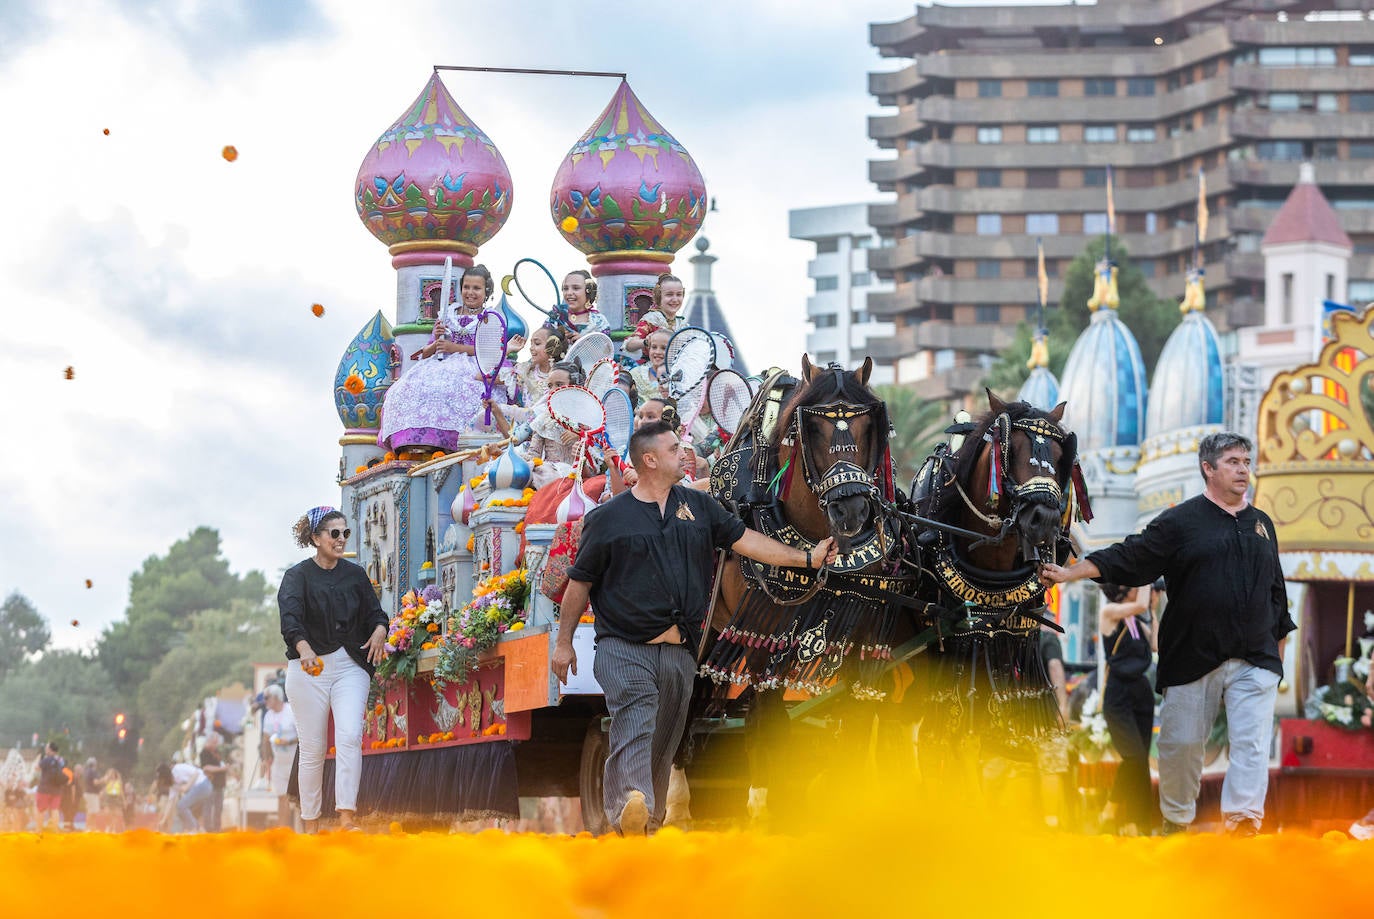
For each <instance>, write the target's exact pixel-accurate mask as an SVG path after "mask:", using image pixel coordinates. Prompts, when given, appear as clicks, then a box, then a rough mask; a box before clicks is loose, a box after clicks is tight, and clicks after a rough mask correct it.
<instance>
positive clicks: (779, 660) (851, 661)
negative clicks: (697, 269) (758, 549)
mask: <svg viewBox="0 0 1374 919" xmlns="http://www.w3.org/2000/svg"><path fill="white" fill-rule="evenodd" d="M872 367H873V362H872V360H871V359H866V360H865V361H864V363H863V365H862V366H861V367H860V368H859V369H858V370H855V371H846V370H844V369H843V368H841V367H839V366H838V365H835V364H831V365H830V366H828V367H825V368H819V367H815V366H813V365H812V364H811V363H810V361H809V360H808V359H807V358H806V357H803V358H802V380H801V381H800V382H798V381H796V380H791V379H790V378H785V377H781V378H780V377H775V378H774V379H773V380H770V381H769V382H768V383H767V384H765V386H764V387H763V389H762V390H761V391H760V393H759V396H758V397H757V398H756V400H755V403H754V405H753V406H751V408H750V411H749V412H748V413H747V414H746V416H745V419H744V421H743V422H742V424H741V427H740V433H737V434H736V436H735V438H734V439H732V441H731V442H730V444H728V445H727V447H726V453H725V455H724V456H723V457H722V458H721V460H720V461H719V462H718V464H717V466H716V469H715V470H714V471H713V473H712V491H713V492H714V493H715V494H716V496H717V497H719V498H721V499H722V500H725V501H727V502H732V503H733V504H735V505H736V507H737V508H738V509H739V511H740V514H741V516H742V517H743V518H744V519H745V521H746V522H747V523H748V524H749V525H750V526H751V527H754V528H756V529H758V530H760V531H762V532H764V533H766V534H768V535H770V536H772V537H774V538H776V539H779V540H781V541H783V542H787V543H789V544H791V545H794V546H798V547H800V548H813V547H814V546H815V545H816V543H817V542H819V541H820V540H822V539H824V538H826V537H827V536H831V537H834V539H835V541H836V544H837V548H838V550H839V553H840V555H839V557H838V558H837V560H836V562H835V564H834V565H833V566H832V568H831V569H827V572H826V573H825V574H824V575H822V576H819V577H818V576H817V575H816V574H815V573H812V572H805V571H799V570H788V569H771V568H766V567H764V566H761V565H756V564H754V563H752V562H749V561H748V560H745V559H730V558H727V559H725V560H723V563H722V566H721V575H722V576H721V577H720V578H719V587H718V596H717V600H716V602H715V605H714V607H713V609H712V611H711V629H710V630H708V632H713V633H714V634H715V636H716V641H715V642H714V643H713V644H712V645H711V646H710V647H709V648H706V647H705V646H704V647H703V652H704V653H703V655H702V669H701V672H702V675H703V676H704V677H707V678H708V679H709V681H710V682H707V681H702V685H701V686H699V694H698V695H699V701H700V702H706V703H710V702H714V703H716V704H717V705H719V704H721V703H723V701H724V699H725V698H726V696H727V695H729V692H730V690H731V688H732V687H734V686H744V687H746V694H747V695H752V701H751V704H750V707H749V726H750V729H749V730H747V731H746V748H747V749H748V751H749V754H750V766H751V773H752V775H751V778H752V780H753V781H752V784H753V786H754V787H755V788H758V787H766V786H767V784H768V783H769V781H770V780H769V779H768V775H769V774H770V773H771V772H772V768H771V765H770V762H769V760H770V755H771V752H772V751H773V750H774V749H775V748H776V747H777V745H779V744H780V743H782V742H783V739H784V738H785V736H786V734H787V726H788V723H789V718H788V714H787V711H786V709H785V708H784V707H783V704H782V697H783V692H784V690H787V689H795V690H805V691H809V692H813V693H815V692H820V691H823V690H824V689H825V688H826V687H828V686H829V685H831V684H832V683H833V682H834V680H835V678H836V675H837V673H838V672H839V670H840V668H841V667H842V666H844V667H851V666H855V665H856V662H859V661H861V662H862V664H861V666H859V669H860V670H863V669H864V668H867V669H868V670H870V671H871V670H872V669H873V668H874V666H875V665H877V664H878V663H879V662H880V661H881V660H882V658H883V652H884V651H885V649H886V647H887V642H888V638H889V635H890V632H891V629H892V626H893V623H892V621H891V616H890V615H886V614H874V607H875V604H874V603H873V602H867V601H864V600H863V599H862V598H856V596H857V595H855V594H853V593H852V592H851V593H848V594H841V593H837V591H836V589H835V586H836V585H838V584H840V583H842V582H847V581H849V580H851V579H852V576H860V575H872V574H873V573H875V572H876V573H878V574H880V575H881V573H882V572H883V571H884V570H885V569H888V568H890V567H891V566H894V565H895V564H896V562H895V559H896V558H897V556H898V555H899V554H900V545H899V542H898V540H897V538H896V537H897V533H896V531H895V529H894V528H893V526H892V525H891V523H890V521H888V520H886V519H885V517H884V515H883V514H882V507H883V505H884V503H885V502H886V501H890V500H891V498H892V489H891V461H890V457H889V454H888V449H887V442H888V433H889V430H888V421H887V411H886V406H885V405H884V404H883V402H882V400H881V399H879V398H878V397H877V395H875V394H874V393H873V391H872V390H870V389H869V388H868V379H869V375H870V373H871V372H872ZM876 606H877V607H882V604H881V603H878V604H876ZM884 613H886V611H884ZM861 682H862V681H861ZM758 797H759V795H758V794H757V793H756V792H755V791H754V790H752V789H751V811H752V810H754V809H755V807H754V804H755V803H756V802H757V799H758Z"/></svg>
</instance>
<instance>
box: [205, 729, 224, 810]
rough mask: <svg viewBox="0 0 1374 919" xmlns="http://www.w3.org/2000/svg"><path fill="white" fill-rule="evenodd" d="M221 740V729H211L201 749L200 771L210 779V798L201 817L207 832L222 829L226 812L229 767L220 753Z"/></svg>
mask: <svg viewBox="0 0 1374 919" xmlns="http://www.w3.org/2000/svg"><path fill="white" fill-rule="evenodd" d="M219 741H220V737H219V731H211V732H210V733H209V734H207V735H206V736H205V746H204V747H202V748H201V750H200V771H201V772H204V773H205V777H206V778H208V779H209V780H210V800H209V801H208V802H207V803H206V805H205V815H204V816H203V817H202V818H201V822H202V823H204V824H205V832H207V833H218V832H219V831H220V829H221V827H220V820H221V816H222V815H223V813H224V786H225V780H226V779H227V778H228V773H229V767H228V766H226V765H224V757H223V756H222V755H220V750H219Z"/></svg>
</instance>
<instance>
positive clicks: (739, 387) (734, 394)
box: [706, 370, 754, 438]
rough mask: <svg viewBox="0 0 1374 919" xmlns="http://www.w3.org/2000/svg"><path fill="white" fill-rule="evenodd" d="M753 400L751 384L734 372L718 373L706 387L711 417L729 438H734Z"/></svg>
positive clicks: (721, 371) (722, 371)
mask: <svg viewBox="0 0 1374 919" xmlns="http://www.w3.org/2000/svg"><path fill="white" fill-rule="evenodd" d="M753 399H754V394H753V393H752V392H750V391H749V383H748V382H747V381H746V380H745V379H744V377H742V376H740V374H739V373H738V372H736V371H734V370H719V371H717V372H716V374H715V376H713V377H711V382H710V383H709V384H708V385H707V387H706V401H707V403H708V404H709V405H710V406H711V416H712V417H713V418H715V419H716V426H717V427H719V428H720V429H721V431H722V432H723V433H724V434H725V435H726V437H727V438H729V437H733V436H734V433H735V429H736V428H738V427H739V422H740V419H741V418H742V417H744V413H745V411H746V410H748V408H749V403H750V402H752V401H753Z"/></svg>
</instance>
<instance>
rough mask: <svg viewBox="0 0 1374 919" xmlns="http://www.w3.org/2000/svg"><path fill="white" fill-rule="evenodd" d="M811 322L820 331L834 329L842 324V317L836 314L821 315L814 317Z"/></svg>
mask: <svg viewBox="0 0 1374 919" xmlns="http://www.w3.org/2000/svg"><path fill="white" fill-rule="evenodd" d="M811 322H812V324H813V325H815V327H816V328H818V329H833V328H835V326H837V325H839V324H840V317H839V316H837V315H836V314H834V313H821V314H820V315H819V316H812V317H811Z"/></svg>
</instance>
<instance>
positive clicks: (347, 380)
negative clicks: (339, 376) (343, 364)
mask: <svg viewBox="0 0 1374 919" xmlns="http://www.w3.org/2000/svg"><path fill="white" fill-rule="evenodd" d="M343 385H344V389H346V390H348V391H349V392H351V393H352V394H353V395H355V396H356V395H360V394H361V393H362V391H363V390H364V389H367V383H366V382H364V380H363V378H362V377H360V376H358V374H357V373H350V374H349V375H348V376H346V377H344V384H343Z"/></svg>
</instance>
